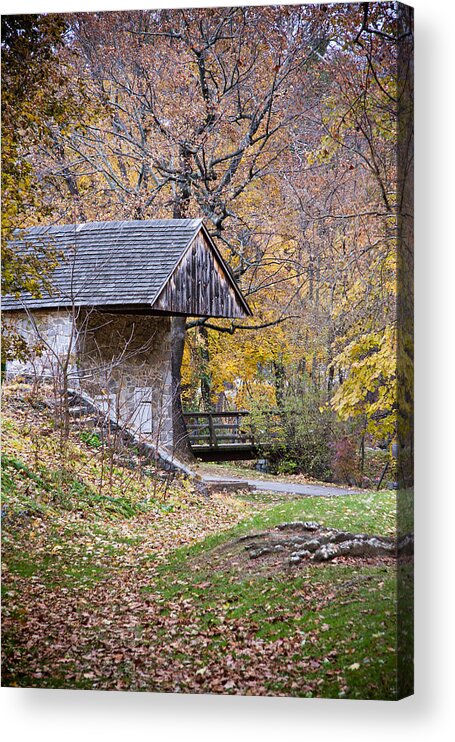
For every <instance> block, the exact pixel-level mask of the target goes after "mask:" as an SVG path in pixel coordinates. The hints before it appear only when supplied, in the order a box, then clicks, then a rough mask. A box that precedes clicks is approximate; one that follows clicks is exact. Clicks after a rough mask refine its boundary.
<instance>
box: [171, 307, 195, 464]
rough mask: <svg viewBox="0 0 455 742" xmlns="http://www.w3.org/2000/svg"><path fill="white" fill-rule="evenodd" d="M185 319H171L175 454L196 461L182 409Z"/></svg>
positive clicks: (186, 459)
mask: <svg viewBox="0 0 455 742" xmlns="http://www.w3.org/2000/svg"><path fill="white" fill-rule="evenodd" d="M185 324H186V319H185V317H172V318H171V347H172V361H171V368H172V426H173V438H174V453H175V454H176V455H177V456H178V457H179V458H181V459H184V460H185V461H194V455H193V452H192V450H191V446H190V441H189V438H188V431H187V429H186V425H185V420H184V418H183V409H182V397H181V393H182V372H181V367H182V358H183V349H184V347H185Z"/></svg>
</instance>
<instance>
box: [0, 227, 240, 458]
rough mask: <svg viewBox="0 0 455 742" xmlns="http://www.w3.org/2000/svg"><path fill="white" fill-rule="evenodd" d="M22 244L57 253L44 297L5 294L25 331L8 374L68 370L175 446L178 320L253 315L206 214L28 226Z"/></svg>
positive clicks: (80, 386) (94, 394) (115, 409)
mask: <svg viewBox="0 0 455 742" xmlns="http://www.w3.org/2000/svg"><path fill="white" fill-rule="evenodd" d="M15 248H16V249H17V251H19V252H21V251H22V252H24V253H26V252H27V251H28V250H30V249H34V250H36V249H37V248H39V249H51V250H53V251H56V253H57V256H58V258H57V259H58V265H57V267H56V269H55V270H54V272H53V273H52V276H51V277H50V285H49V287H48V290H46V291H43V292H42V295H41V296H40V297H39V298H36V297H33V296H32V295H31V294H28V293H25V292H24V293H23V294H21V295H20V296H19V297H14V296H5V297H4V298H3V302H2V309H3V313H4V315H3V316H4V321H6V324H7V325H13V326H14V327H15V328H16V329H17V330H18V331H19V332H20V333H21V335H22V336H23V337H24V338H25V339H26V341H27V344H28V346H29V348H30V354H29V357H28V359H27V361H26V362H22V361H18V360H13V361H9V362H8V364H7V375H8V376H15V375H26V376H30V375H31V376H35V377H44V378H46V377H47V378H51V379H53V380H55V379H57V380H58V379H59V378H62V377H63V376H64V377H65V385H66V386H68V387H69V388H74V389H76V390H79V391H81V392H83V393H84V395H86V396H87V397H89V398H90V399H91V400H92V401H93V403H94V405H95V406H96V407H97V408H99V409H100V410H101V411H105V412H107V411H109V412H110V414H111V417H112V416H113V417H115V419H116V420H117V421H118V422H119V423H120V424H121V425H124V426H126V427H127V428H129V429H130V430H132V431H134V432H136V433H140V434H142V435H144V436H146V437H147V436H148V437H149V438H150V439H154V442H156V443H157V444H159V445H160V446H165V447H166V448H168V449H172V447H173V445H174V443H175V441H174V439H173V415H172V409H173V388H174V385H173V379H172V354H173V347H172V340H171V338H172V332H171V329H172V322H173V321H175V320H173V318H175V317H187V316H196V317H229V318H241V317H246V316H249V315H250V314H251V311H250V309H249V307H248V304H247V302H246V301H245V299H244V297H243V296H242V293H241V292H240V290H239V288H238V286H237V285H236V282H235V279H234V277H233V276H232V273H231V271H230V269H229V267H228V266H227V265H226V263H225V262H224V261H223V259H222V257H221V255H220V253H219V251H218V250H217V248H216V246H215V245H214V243H213V241H212V239H211V238H210V235H209V234H208V232H207V230H206V228H205V226H204V224H203V222H202V220H201V219H160V220H149V221H125V222H119V221H117V222H93V223H85V224H71V225H64V226H53V227H35V228H32V229H28V230H23V231H21V232H20V234H18V235H17V236H16V237H15Z"/></svg>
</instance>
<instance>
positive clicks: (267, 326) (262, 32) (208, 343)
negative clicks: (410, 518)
mask: <svg viewBox="0 0 455 742" xmlns="http://www.w3.org/2000/svg"><path fill="white" fill-rule="evenodd" d="M405 24H406V17H405V16H403V15H400V14H397V11H396V7H395V5H394V4H393V3H374V4H370V3H362V4H349V5H348V4H346V5H343V4H337V5H320V6H317V5H316V6H314V5H313V6H280V7H270V6H269V7H248V8H231V9H229V8H215V9H212V10H209V9H199V10H163V11H158V10H151V11H126V12H122V13H117V12H112V13H88V14H77V13H76V14H67V15H62V14H59V15H38V16H34V17H31V16H4V17H3V18H2V26H3V29H2V31H3V33H2V44H3V55H2V76H3V89H4V93H3V101H2V117H3V154H2V158H3V172H2V179H3V183H2V185H3V203H4V207H3V212H2V233H3V240H4V247H3V259H4V270H3V283H4V286H3V288H4V290H6V291H11V290H12V291H18V290H20V289H21V288H22V287H24V286H25V287H26V288H29V289H31V290H32V291H36V292H39V291H40V288H41V287H42V280H41V279H42V274H43V266H45V267H47V269H48V274H49V275H51V270H52V265H53V260H54V259H55V256H52V255H48V256H43V255H40V254H37V255H36V256H34V257H33V258H32V259H30V261H28V262H27V263H24V262H23V261H21V262H19V261H18V260H17V259H16V256H15V255H14V253H13V252H12V251H11V250H10V249H9V248H8V247H7V244H6V243H7V240H8V237H9V236H10V235H11V232H12V230H13V229H14V228H16V227H20V228H23V227H27V226H32V225H35V224H39V223H43V224H53V223H65V222H66V223H67V222H80V221H96V220H101V219H102V220H107V219H147V218H159V217H170V216H173V217H177V218H178V217H198V216H203V217H204V220H205V222H206V224H207V226H208V228H209V231H210V232H211V234H212V236H213V238H214V240H215V241H216V243H217V245H218V246H219V247H220V249H221V251H222V252H223V255H224V257H225V258H226V259H227V261H228V262H229V264H230V266H231V267H232V269H233V271H234V273H235V275H236V277H237V280H238V281H239V284H240V286H241V288H242V290H243V291H244V293H245V295H246V296H247V299H248V302H249V304H250V306H251V308H252V310H253V318H252V319H251V320H248V322H243V323H241V322H231V321H216V322H214V321H211V320H206V319H196V320H190V321H187V322H186V327H185V330H186V342H185V348H184V355H183V364H182V397H183V403H184V406H185V407H186V408H187V409H206V410H209V409H215V408H217V409H235V408H237V409H248V410H250V411H252V417H253V420H254V421H255V424H256V426H257V427H261V428H264V426H266V427H267V426H268V425H269V426H270V425H271V423H269V422H268V421H270V420H272V419H273V427H272V428H271V429H269V430H268V431H267V432H268V436H269V439H270V438H272V439H273V440H274V441H276V445H275V450H274V451H272V454H271V456H270V458H271V460H272V465H274V466H275V467H276V468H277V469H278V470H279V471H282V472H295V471H304V472H305V473H306V474H310V475H312V476H315V477H318V478H328V479H339V480H343V481H352V482H356V483H365V484H370V485H371V478H372V477H373V478H374V477H376V476H377V471H378V470H377V469H373V470H372V471H370V470H368V468H366V466H365V452H366V451H368V450H378V449H377V445H378V444H379V445H380V446H382V448H383V450H387V447H388V446H389V444H390V443H391V442H392V441H393V439H394V436H395V434H396V426H397V359H396V356H397V351H396V346H397V325H396V322H397V311H396V301H397V280H396V276H397V177H398V176H397V167H396V165H397V163H396V159H397V144H396V143H397V121H398V116H397V109H398V105H399V99H400V90H399V89H398V78H397V65H398V43H397V40H398V38H399V37H400V34H402V33H406V27H405ZM6 350H7V352H9V353H10V354H14V353H18V352H19V353H20V352H21V351H22V350H23V349H22V348H21V347H20V346H19V347H18V345H17V339H15V338H14V336H13V335H12V334H11V333H10V335H9V337H8V335H7V336H6ZM402 368H404V369H406V363H404V364H402ZM271 410H274V411H277V412H278V417H277V416H276V415H275V416H274V417H273V418H272V417H271V416H270V414H269V413H270V411H271ZM386 456H387V454H386Z"/></svg>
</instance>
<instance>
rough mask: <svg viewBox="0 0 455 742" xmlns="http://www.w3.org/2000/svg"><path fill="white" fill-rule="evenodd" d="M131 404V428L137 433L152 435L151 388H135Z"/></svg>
mask: <svg viewBox="0 0 455 742" xmlns="http://www.w3.org/2000/svg"><path fill="white" fill-rule="evenodd" d="M133 404H134V415H133V428H135V429H136V430H137V432H138V433H152V432H153V419H152V387H151V386H143V387H137V388H136V389H135V390H134V398H133Z"/></svg>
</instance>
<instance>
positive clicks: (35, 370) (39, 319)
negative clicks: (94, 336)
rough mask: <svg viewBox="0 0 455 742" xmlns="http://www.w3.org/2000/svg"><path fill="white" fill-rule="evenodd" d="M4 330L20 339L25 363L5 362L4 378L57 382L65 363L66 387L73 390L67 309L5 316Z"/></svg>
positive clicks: (72, 352)
mask: <svg viewBox="0 0 455 742" xmlns="http://www.w3.org/2000/svg"><path fill="white" fill-rule="evenodd" d="M3 325H4V328H5V329H6V331H7V329H8V326H11V327H14V329H15V330H16V331H17V332H18V333H20V334H21V335H22V337H23V338H24V339H25V341H26V343H27V345H28V348H29V356H28V359H27V361H18V360H13V361H8V362H7V364H6V374H7V377H11V376H31V377H45V378H50V379H57V378H58V376H59V375H60V373H61V371H62V363H64V362H65V361H66V360H67V359H68V361H69V363H68V384H69V386H76V385H77V379H78V372H77V363H76V353H75V342H74V340H75V338H74V333H73V332H72V313H71V311H69V310H67V309H54V310H47V309H44V310H42V309H41V310H36V311H34V312H29V313H26V312H25V311H15V312H5V313H4V314H3Z"/></svg>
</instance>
